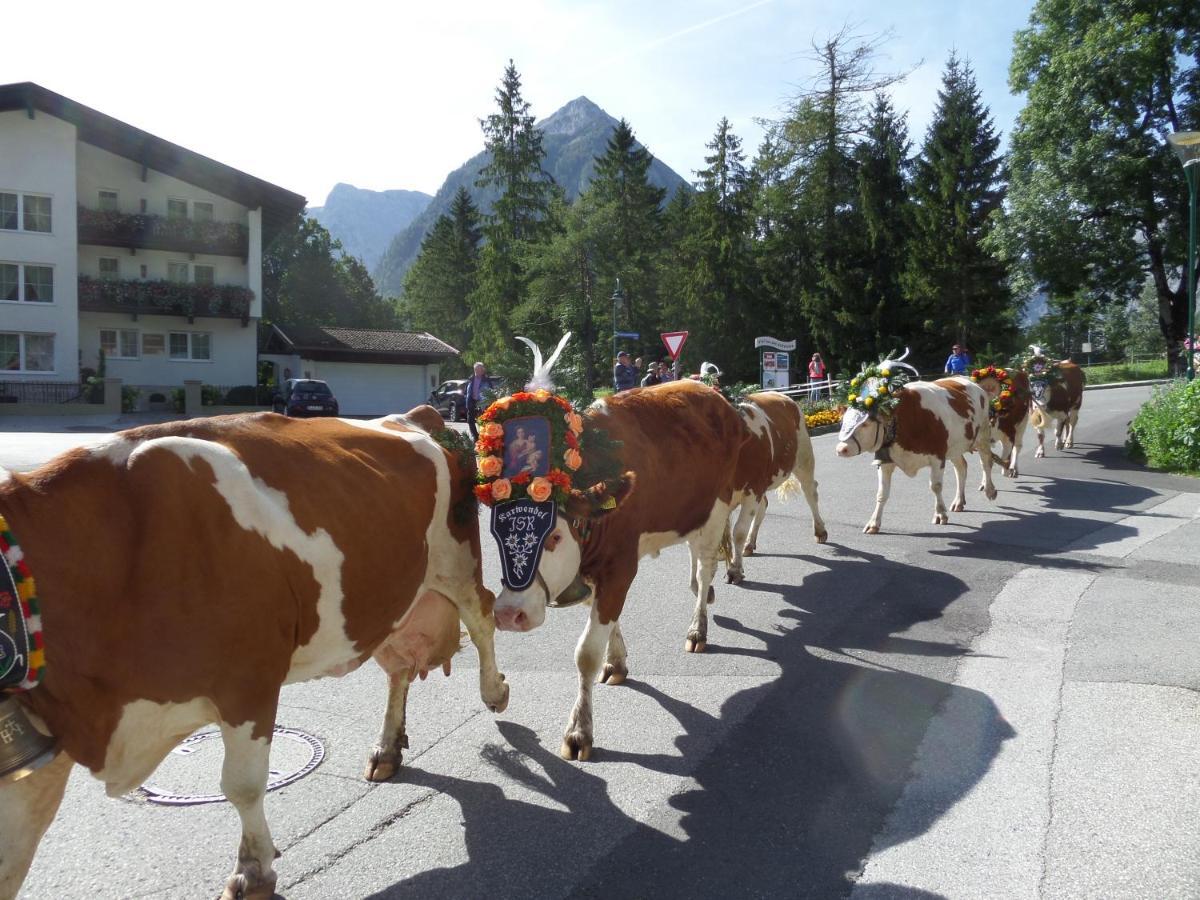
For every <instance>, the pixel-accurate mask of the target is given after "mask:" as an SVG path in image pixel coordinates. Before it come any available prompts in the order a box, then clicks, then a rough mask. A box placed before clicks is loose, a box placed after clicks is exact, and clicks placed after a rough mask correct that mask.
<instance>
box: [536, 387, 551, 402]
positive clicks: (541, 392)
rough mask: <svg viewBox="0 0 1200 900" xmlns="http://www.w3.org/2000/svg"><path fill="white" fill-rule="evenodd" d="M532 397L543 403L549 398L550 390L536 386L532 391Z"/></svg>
mask: <svg viewBox="0 0 1200 900" xmlns="http://www.w3.org/2000/svg"><path fill="white" fill-rule="evenodd" d="M533 398H534V399H535V400H541V401H542V402H543V403H544V402H546V401H547V400H549V399H550V392H549V391H548V390H546V389H545V388H538V389H537V390H536V391H534V392H533Z"/></svg>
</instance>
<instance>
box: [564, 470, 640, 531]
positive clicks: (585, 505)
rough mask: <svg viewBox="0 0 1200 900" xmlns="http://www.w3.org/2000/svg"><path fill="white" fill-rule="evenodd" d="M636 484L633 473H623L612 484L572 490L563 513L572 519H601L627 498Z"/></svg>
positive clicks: (635, 477)
mask: <svg viewBox="0 0 1200 900" xmlns="http://www.w3.org/2000/svg"><path fill="white" fill-rule="evenodd" d="M636 482H637V476H636V475H635V474H634V473H633V472H625V473H624V474H623V475H621V476H620V477H619V478H617V479H616V480H615V482H613V483H612V484H606V483H603V482H602V483H600V484H596V485H593V486H592V487H590V488H588V489H587V490H586V491H579V490H572V491H571V494H570V496H569V497H568V498H567V503H566V506H565V507H564V509H563V511H564V512H565V513H566V514H567V515H568V516H570V517H571V518H572V519H600V518H603V517H604V516H606V515H608V514H609V513H610V512H613V511H614V510H616V509H617V507H619V506H620V505H621V504H622V503H624V502H625V501H626V500H627V499H628V498H629V495H630V494H631V493H632V492H633V487H634V484H635V483H636Z"/></svg>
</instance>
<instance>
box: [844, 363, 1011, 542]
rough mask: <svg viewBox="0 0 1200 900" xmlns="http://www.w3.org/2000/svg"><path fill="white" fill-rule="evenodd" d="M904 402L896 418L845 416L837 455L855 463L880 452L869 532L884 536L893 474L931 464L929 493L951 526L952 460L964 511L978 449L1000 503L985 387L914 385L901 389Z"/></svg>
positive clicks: (937, 520) (936, 517)
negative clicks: (945, 483)
mask: <svg viewBox="0 0 1200 900" xmlns="http://www.w3.org/2000/svg"><path fill="white" fill-rule="evenodd" d="M898 399H899V402H898V403H897V404H896V406H895V408H894V409H893V411H892V412H891V413H890V414H887V415H872V416H861V414H859V416H856V415H855V413H857V412H858V411H857V410H856V409H854V408H853V407H851V408H850V409H848V410H846V413H845V415H844V416H843V418H842V431H841V434H840V435H839V441H838V445H837V450H836V452H837V455H838V456H839V457H842V458H843V459H849V458H850V457H853V456H857V455H858V454H860V453H863V452H867V453H874V454H875V462H876V465H877V466H878V467H879V490H878V493H877V494H876V496H875V511H874V512H873V513H872V514H871V518H870V519H869V520H868V521H867V524H866V526H865V527H864V528H863V533H864V534H878V533H879V528H880V525H881V524H882V522H883V507H884V505H885V504H886V503H887V500H888V495H889V494H890V493H891V489H892V475H893V474H894V473H895V470H896V468H897V467H899V469H900V471H902V472H903V473H904V474H905V475H907V476H909V477H910V478H911V477H913V476H914V475H916V474H917V472H919V471H920V470H921V469H923V468H925V467H927V466H928V468H929V489H930V490H931V491H933V498H934V506H933V524H934V525H945V524H947V523H948V522H949V521H950V516H949V515H948V514H947V512H946V504H945V501H943V499H942V475H943V473H944V472H945V469H946V461H947V460H949V461H950V462H951V464H952V465H953V466H954V474H955V480H956V481H957V490H956V491H955V494H954V503H953V504H952V505H951V507H950V509H951V511H953V512H961V511H962V510H964V509H966V508H967V496H966V487H965V485H966V477H967V461H966V454H967V453H970V452H971V451H973V450H978V451H979V456H980V459H981V460H982V462H983V478H984V491H985V494H986V496H987V498H988V499H989V500H995V499H996V487H995V485H994V484H993V483H992V450H991V427H990V425H989V422H988V408H989V400H988V395H987V393H986V392H985V391H984V390H983V388H981V387H979V385H977V384H972V383H971V382H970V381H969V380H968V379H966V378H961V377H958V378H939V379H938V380H937V381H932V382H929V381H913V382H909V383H908V384H906V385H904V387H903V388H901V390H900V393H899V398H898ZM860 417H861V418H860Z"/></svg>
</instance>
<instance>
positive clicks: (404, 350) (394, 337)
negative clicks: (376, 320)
mask: <svg viewBox="0 0 1200 900" xmlns="http://www.w3.org/2000/svg"><path fill="white" fill-rule="evenodd" d="M264 330H266V331H267V334H266V335H265V336H264V335H263V334H262V333H260V335H259V350H260V352H272V351H273V352H279V350H284V351H286V352H289V353H297V354H299V355H301V356H305V357H308V358H310V359H328V360H334V359H341V360H348V361H354V360H355V359H357V360H358V361H360V362H433V361H440V360H442V359H444V358H446V357H449V356H457V355H458V350H456V349H455V348H454V347H451V346H450V345H449V344H447V343H446V342H445V341H443V340H439V339H438V338H435V337H434V336H433V335H432V334H428V333H426V332H412V331H386V330H381V329H375V328H340V327H337V326H334V325H287V326H279V325H272V326H269V330H267V329H264ZM274 348H279V349H278V350H276V349H274Z"/></svg>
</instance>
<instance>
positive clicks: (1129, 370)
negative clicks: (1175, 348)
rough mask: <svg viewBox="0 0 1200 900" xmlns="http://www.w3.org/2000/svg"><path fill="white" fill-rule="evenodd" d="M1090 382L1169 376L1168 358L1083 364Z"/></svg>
mask: <svg viewBox="0 0 1200 900" xmlns="http://www.w3.org/2000/svg"><path fill="white" fill-rule="evenodd" d="M1083 371H1084V374H1085V375H1087V381H1088V384H1116V383H1117V382H1121V381H1148V380H1150V379H1152V378H1166V377H1167V360H1166V357H1163V358H1162V359H1149V360H1143V361H1139V362H1123V363H1109V364H1107V365H1099V366H1083Z"/></svg>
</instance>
